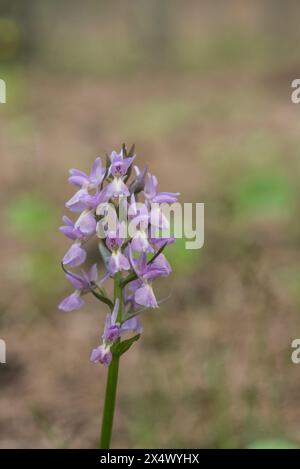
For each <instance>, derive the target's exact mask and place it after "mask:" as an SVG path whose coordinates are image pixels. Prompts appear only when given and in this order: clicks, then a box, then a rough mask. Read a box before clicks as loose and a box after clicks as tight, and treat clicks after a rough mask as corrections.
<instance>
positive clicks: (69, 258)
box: [63, 243, 86, 267]
mask: <svg viewBox="0 0 300 469" xmlns="http://www.w3.org/2000/svg"><path fill="white" fill-rule="evenodd" d="M85 259H86V252H85V250H84V249H82V247H81V246H80V245H79V244H77V243H74V244H72V246H71V247H70V249H69V250H68V252H67V253H66V254H65V256H64V258H63V264H64V265H65V266H68V267H77V266H79V265H81V264H83V262H84V261H85Z"/></svg>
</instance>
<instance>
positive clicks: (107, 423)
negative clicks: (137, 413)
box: [100, 355, 120, 449]
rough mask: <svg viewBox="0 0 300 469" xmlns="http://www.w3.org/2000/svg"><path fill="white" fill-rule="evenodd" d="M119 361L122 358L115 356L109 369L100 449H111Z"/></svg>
mask: <svg viewBox="0 0 300 469" xmlns="http://www.w3.org/2000/svg"><path fill="white" fill-rule="evenodd" d="M119 360H120V357H119V356H116V355H114V356H113V359H112V361H111V364H110V365H109V368H108V375H107V383H106V393H105V403H104V410H103V418H102V430H101V437H100V448H101V449H109V447H110V440H111V433H112V427H113V420H114V412H115V404H116V395H117V383H118V371H119Z"/></svg>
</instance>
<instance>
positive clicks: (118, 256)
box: [106, 225, 130, 275]
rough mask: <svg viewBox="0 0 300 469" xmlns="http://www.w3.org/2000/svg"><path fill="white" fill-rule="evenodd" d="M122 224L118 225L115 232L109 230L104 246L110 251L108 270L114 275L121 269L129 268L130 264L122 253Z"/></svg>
mask: <svg viewBox="0 0 300 469" xmlns="http://www.w3.org/2000/svg"><path fill="white" fill-rule="evenodd" d="M122 229H123V228H122V226H121V225H119V226H118V228H117V231H116V232H110V233H108V235H107V238H106V246H107V247H108V249H109V250H110V251H111V256H110V258H109V260H108V270H109V273H110V274H111V275H115V274H116V273H117V272H121V271H122V270H130V264H129V261H128V259H127V257H126V256H125V254H123V253H122V250H121V248H122V245H123V241H124V238H122V237H121V234H122Z"/></svg>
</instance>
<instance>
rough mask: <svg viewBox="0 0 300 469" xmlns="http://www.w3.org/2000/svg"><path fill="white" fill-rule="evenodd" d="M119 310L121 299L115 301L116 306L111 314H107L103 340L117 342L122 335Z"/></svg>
mask: <svg viewBox="0 0 300 469" xmlns="http://www.w3.org/2000/svg"><path fill="white" fill-rule="evenodd" d="M118 311H119V300H118V299H117V300H116V302H115V306H114V309H113V311H112V312H111V314H108V315H107V316H106V321H105V327H104V332H103V336H102V339H103V342H105V343H106V342H115V341H116V340H118V339H119V338H120V337H121V324H120V323H119V322H117V317H118Z"/></svg>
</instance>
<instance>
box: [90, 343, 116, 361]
mask: <svg viewBox="0 0 300 469" xmlns="http://www.w3.org/2000/svg"><path fill="white" fill-rule="evenodd" d="M90 360H91V362H93V363H101V364H102V365H104V366H109V365H110V363H111V361H112V353H111V351H110V348H109V347H105V346H104V345H100V346H99V347H97V348H96V349H94V350H93V351H92V354H91V358H90Z"/></svg>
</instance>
